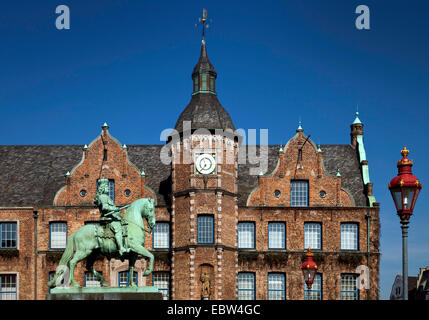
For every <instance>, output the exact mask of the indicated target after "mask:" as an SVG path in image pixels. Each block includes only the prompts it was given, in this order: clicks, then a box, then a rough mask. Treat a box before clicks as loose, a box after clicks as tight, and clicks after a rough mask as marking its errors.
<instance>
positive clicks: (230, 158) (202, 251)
mask: <svg viewBox="0 0 429 320" xmlns="http://www.w3.org/2000/svg"><path fill="white" fill-rule="evenodd" d="M216 77H217V73H216V71H215V69H214V67H213V65H212V64H211V62H210V60H209V58H208V56H207V48H206V43H205V39H204V37H203V40H202V43H201V54H200V58H199V61H198V63H197V65H196V66H195V68H194V70H193V72H192V80H193V93H192V97H191V101H190V102H189V104H188V106H187V107H186V108H185V110H184V111H183V112H182V114H181V115H180V117H179V119H178V121H177V123H176V126H175V129H176V131H177V132H178V133H179V135H180V139H176V142H174V143H172V144H171V150H172V161H173V164H172V182H173V186H172V193H173V194H172V219H171V234H172V258H171V262H172V266H171V267H172V268H171V269H172V275H171V294H172V299H191V300H200V299H206V300H208V299H210V300H215V299H216V300H217V299H236V298H237V272H238V252H237V222H238V204H237V170H238V165H237V151H238V150H237V149H238V139H236V138H235V137H234V135H233V134H232V133H233V131H234V130H235V128H234V125H233V123H232V121H231V118H230V116H229V114H228V113H227V112H226V110H225V109H224V108H223V107H222V105H221V104H220V102H219V100H218V98H217V93H216V87H215V83H216Z"/></svg>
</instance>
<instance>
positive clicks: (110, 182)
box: [97, 179, 115, 201]
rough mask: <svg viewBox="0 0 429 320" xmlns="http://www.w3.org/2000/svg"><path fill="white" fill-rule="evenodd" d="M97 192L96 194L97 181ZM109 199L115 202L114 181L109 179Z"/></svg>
mask: <svg viewBox="0 0 429 320" xmlns="http://www.w3.org/2000/svg"><path fill="white" fill-rule="evenodd" d="M97 192H98V181H97ZM109 197H110V199H112V200H113V201H115V180H114V179H109Z"/></svg>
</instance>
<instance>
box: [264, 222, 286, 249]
mask: <svg viewBox="0 0 429 320" xmlns="http://www.w3.org/2000/svg"><path fill="white" fill-rule="evenodd" d="M268 249H286V225H285V223H284V222H269V223H268Z"/></svg>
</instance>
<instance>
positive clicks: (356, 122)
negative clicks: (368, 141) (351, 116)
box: [352, 108, 362, 124]
mask: <svg viewBox="0 0 429 320" xmlns="http://www.w3.org/2000/svg"><path fill="white" fill-rule="evenodd" d="M352 124H362V122H361V121H360V119H359V111H358V109H357V108H356V118H355V121H353V123H352Z"/></svg>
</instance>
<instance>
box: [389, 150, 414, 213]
mask: <svg viewBox="0 0 429 320" xmlns="http://www.w3.org/2000/svg"><path fill="white" fill-rule="evenodd" d="M409 152H410V151H409V150H407V148H405V147H404V149H403V150H402V151H401V154H402V159H401V160H399V161H398V165H397V167H398V175H397V176H396V177H394V178H393V179H392V180H391V181H390V183H389V190H390V193H391V194H392V198H393V201H394V202H395V206H396V211H397V213H398V216H399V217H400V218H401V221H408V220H410V217H411V215H412V214H413V210H414V206H415V204H416V200H417V197H418V196H419V193H420V190H421V189H422V184H421V183H420V181H419V180H418V179H417V178H416V177H415V176H414V175H413V174H412V173H411V167H412V166H413V161H412V160H408V158H407V155H408V153H409Z"/></svg>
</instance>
